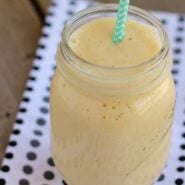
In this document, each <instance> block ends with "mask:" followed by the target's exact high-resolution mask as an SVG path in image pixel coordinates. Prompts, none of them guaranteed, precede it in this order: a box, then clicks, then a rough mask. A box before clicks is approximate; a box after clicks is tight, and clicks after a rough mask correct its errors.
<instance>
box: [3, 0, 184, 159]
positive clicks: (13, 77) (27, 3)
mask: <svg viewBox="0 0 185 185" xmlns="http://www.w3.org/2000/svg"><path fill="white" fill-rule="evenodd" d="M61 1H62V0H61ZM76 1H78V0H76ZM89 1H90V0H89ZM91 1H92V0H91ZM100 1H104V2H110V1H111V2H113V1H114V2H118V0H100ZM49 2H50V0H6V1H5V0H1V1H0V56H1V57H0V161H1V159H2V157H3V155H4V150H5V147H6V146H7V142H8V139H9V135H10V133H11V129H12V124H13V123H14V119H15V115H16V113H17V111H18V106H19V103H20V100H21V98H22V93H23V91H24V89H25V83H26V81H27V78H28V74H29V71H30V68H31V64H32V61H33V58H34V55H35V49H36V47H37V41H38V38H39V37H40V30H41V27H42V24H43V20H44V15H45V14H46V12H47V7H48V4H49ZM131 3H132V4H134V5H137V6H139V7H142V8H146V9H153V10H166V11H175V12H185V1H184V0H131Z"/></svg>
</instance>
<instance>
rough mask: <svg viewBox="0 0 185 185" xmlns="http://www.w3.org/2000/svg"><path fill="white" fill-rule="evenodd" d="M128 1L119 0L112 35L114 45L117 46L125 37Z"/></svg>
mask: <svg viewBox="0 0 185 185" xmlns="http://www.w3.org/2000/svg"><path fill="white" fill-rule="evenodd" d="M129 1H130V0H120V2H119V7H118V13H117V18H116V25H115V29H114V34H113V43H114V44H119V43H120V42H121V41H122V40H123V37H124V36H125V25H126V21H127V15H128V7H129Z"/></svg>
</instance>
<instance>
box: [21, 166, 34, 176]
mask: <svg viewBox="0 0 185 185" xmlns="http://www.w3.org/2000/svg"><path fill="white" fill-rule="evenodd" d="M22 170H23V172H24V173H25V174H27V175H30V174H32V173H33V168H32V167H31V166H30V165H25V166H23V169H22Z"/></svg>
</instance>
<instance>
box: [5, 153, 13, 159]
mask: <svg viewBox="0 0 185 185" xmlns="http://www.w3.org/2000/svg"><path fill="white" fill-rule="evenodd" d="M5 158H6V159H12V158H13V154H12V153H10V152H8V153H6V154H5Z"/></svg>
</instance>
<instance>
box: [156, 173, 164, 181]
mask: <svg viewBox="0 0 185 185" xmlns="http://www.w3.org/2000/svg"><path fill="white" fill-rule="evenodd" d="M164 179H165V176H164V174H161V175H160V177H159V178H158V180H157V181H158V182H160V181H163V180H164Z"/></svg>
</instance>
